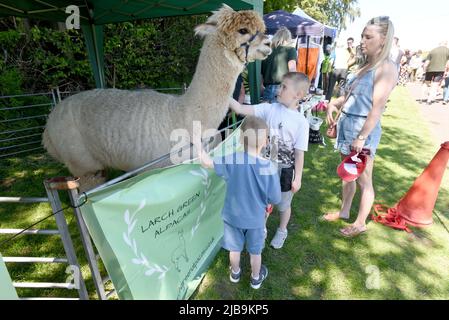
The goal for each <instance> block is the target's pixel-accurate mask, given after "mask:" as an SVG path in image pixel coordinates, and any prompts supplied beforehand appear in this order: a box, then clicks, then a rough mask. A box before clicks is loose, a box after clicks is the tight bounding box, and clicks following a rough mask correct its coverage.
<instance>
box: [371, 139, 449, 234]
mask: <svg viewBox="0 0 449 320" xmlns="http://www.w3.org/2000/svg"><path fill="white" fill-rule="evenodd" d="M448 160H449V141H446V142H445V143H443V144H442V145H441V148H440V150H439V151H438V152H437V154H436V155H435V157H434V158H433V159H432V161H430V163H429V165H428V166H427V168H426V169H424V171H423V173H422V174H421V175H420V176H419V177H418V178H417V179H416V181H415V183H413V185H412V187H411V188H410V190H409V191H408V192H407V193H406V194H405V196H404V197H403V198H402V199H401V200H400V201H399V202H398V203H397V204H396V206H395V207H394V208H389V209H388V210H387V212H386V213H385V211H384V209H383V207H382V206H381V205H375V206H374V211H375V212H376V213H377V216H374V215H373V216H372V218H373V220H374V221H376V222H379V223H382V224H384V225H386V226H389V227H392V228H395V229H400V230H406V231H407V232H411V230H410V229H409V228H408V227H407V225H411V226H415V227H426V226H429V225H431V224H432V222H433V221H432V213H433V208H434V207H435V202H436V200H437V196H438V190H439V188H440V185H441V180H442V178H443V175H444V171H445V170H446V165H447V163H448ZM382 212H384V213H382Z"/></svg>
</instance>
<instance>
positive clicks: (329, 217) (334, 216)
mask: <svg viewBox="0 0 449 320" xmlns="http://www.w3.org/2000/svg"><path fill="white" fill-rule="evenodd" d="M339 219H342V220H348V219H349V217H347V218H346V217H340V212H328V213H326V214H325V215H324V216H323V220H325V221H337V220H339Z"/></svg>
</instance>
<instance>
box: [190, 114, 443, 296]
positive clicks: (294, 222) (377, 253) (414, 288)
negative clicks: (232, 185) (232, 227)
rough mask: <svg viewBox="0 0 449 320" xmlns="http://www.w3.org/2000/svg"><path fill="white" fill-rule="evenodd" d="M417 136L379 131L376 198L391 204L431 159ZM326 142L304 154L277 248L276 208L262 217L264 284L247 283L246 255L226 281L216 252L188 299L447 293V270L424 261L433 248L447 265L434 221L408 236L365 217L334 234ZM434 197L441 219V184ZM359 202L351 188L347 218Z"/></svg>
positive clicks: (335, 185)
mask: <svg viewBox="0 0 449 320" xmlns="http://www.w3.org/2000/svg"><path fill="white" fill-rule="evenodd" d="M394 118H395V116H390V120H394ZM421 141H422V139H421V137H419V136H418V135H416V134H410V132H407V131H404V130H401V129H399V128H396V127H391V126H390V127H387V128H386V129H384V134H383V138H382V142H381V145H380V148H379V150H378V156H377V157H378V158H379V160H380V161H378V162H379V163H377V161H376V163H377V166H376V165H375V169H374V186H375V189H376V195H377V196H376V202H375V203H382V204H385V205H388V206H390V207H393V206H394V205H395V204H396V203H397V202H398V201H399V200H400V199H401V198H402V197H403V196H404V195H405V193H406V192H407V191H408V189H409V188H410V187H411V186H412V184H413V182H414V181H415V179H416V178H417V177H418V176H419V175H420V174H421V172H422V171H423V170H424V168H425V167H426V166H427V165H428V164H429V162H430V160H431V159H432V157H433V155H432V156H427V157H424V156H423V154H424V153H423V149H425V148H423V146H422V145H421ZM398 142H400V143H398ZM326 143H327V147H323V146H317V145H314V146H310V147H309V151H308V152H307V153H306V159H305V163H306V164H305V169H304V173H303V181H302V189H301V190H300V192H299V193H298V194H297V195H295V197H294V200H293V205H292V207H293V214H292V218H291V220H290V224H289V236H288V238H287V240H286V243H285V245H284V247H283V248H282V249H281V250H275V249H272V248H270V247H268V245H269V241H270V239H271V237H272V236H273V235H274V233H275V231H276V228H277V226H278V223H279V218H278V213H276V212H275V214H273V215H272V216H271V217H270V219H269V221H268V239H267V242H266V248H265V249H264V252H263V263H265V264H266V265H267V266H268V268H269V271H270V273H269V274H270V275H269V278H268V279H267V281H266V282H265V283H264V284H263V286H262V288H261V289H260V290H258V291H255V290H252V289H251V288H250V286H249V274H250V266H249V258H248V255H247V254H244V255H243V259H242V268H243V272H244V273H243V276H242V281H241V283H239V284H237V285H235V284H232V283H230V282H229V281H228V255H227V252H225V251H224V250H222V251H221V252H220V254H219V256H218V257H217V260H216V261H215V263H214V265H213V266H212V267H211V269H210V271H209V272H208V276H207V277H206V280H205V281H206V282H207V284H208V285H207V287H205V288H200V289H199V290H198V291H197V293H196V295H195V296H194V299H204V298H207V299H283V300H285V299H421V298H423V297H426V298H442V297H443V298H446V299H447V297H448V295H447V290H448V289H449V286H448V285H447V283H446V282H445V277H446V276H447V272H446V274H444V272H442V270H444V267H441V268H439V269H438V268H437V269H435V268H434V267H433V266H432V263H428V262H427V260H428V259H429V251H431V252H433V256H432V257H430V258H432V259H433V260H432V261H438V259H440V258H441V259H446V260H445V263H447V264H449V262H447V257H445V255H444V252H445V251H447V250H448V247H447V246H445V245H443V244H444V243H448V240H449V234H448V233H447V229H443V227H441V228H440V226H442V224H441V222H439V221H437V219H434V220H435V225H434V226H433V227H431V228H427V229H415V230H414V233H413V234H412V235H409V234H407V233H405V232H401V231H396V230H393V229H390V228H387V227H384V226H381V225H377V224H375V223H374V222H369V226H368V229H369V231H368V232H367V234H363V235H360V236H359V237H357V238H354V239H346V238H343V237H341V236H340V235H339V233H338V230H339V229H340V228H341V227H343V226H344V225H345V223H344V222H340V221H339V222H334V223H329V222H323V221H321V219H320V218H321V216H322V215H323V214H324V213H325V212H326V211H330V210H335V209H337V210H338V209H339V205H340V200H339V199H340V197H341V182H340V180H339V178H338V176H337V174H336V171H335V170H336V167H337V165H338V164H339V161H340V157H339V154H338V153H334V152H333V148H332V142H331V141H329V140H326ZM430 149H431V147H430V146H428V147H427V154H428V155H430V154H431V153H432V151H429V150H430ZM436 151H438V150H434V153H436ZM379 164H380V165H379ZM439 198H441V199H444V200H443V201H440V202H439V203H437V206H436V210H437V211H439V212H440V213H442V214H443V215H444V217H446V218H447V217H448V211H447V207H448V203H447V201H448V199H449V193H448V192H447V191H446V190H443V189H441V191H440V196H439ZM359 200H360V198H359V193H357V195H356V197H355V199H354V202H353V208H352V211H351V220H350V221H353V220H354V219H355V217H356V215H357V211H358V203H359ZM373 267H374V268H377V269H378V270H379V272H380V273H379V275H380V283H379V288H378V289H377V290H371V289H369V283H368V282H369V281H370V279H372V276H373V275H372V270H373V269H372V268H373ZM208 277H211V278H208ZM367 281H368V282H367Z"/></svg>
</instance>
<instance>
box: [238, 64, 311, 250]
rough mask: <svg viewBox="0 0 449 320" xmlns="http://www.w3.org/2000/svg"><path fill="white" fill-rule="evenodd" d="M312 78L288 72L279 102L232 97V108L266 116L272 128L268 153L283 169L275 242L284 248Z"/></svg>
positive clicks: (305, 133) (306, 141) (297, 182)
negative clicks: (244, 101)
mask: <svg viewBox="0 0 449 320" xmlns="http://www.w3.org/2000/svg"><path fill="white" fill-rule="evenodd" d="M309 86H310V81H309V78H308V77H307V76H306V75H305V74H303V73H300V72H289V73H287V74H285V75H284V77H283V80H282V83H281V87H280V89H279V92H278V99H277V103H273V104H269V103H262V104H258V105H251V106H248V105H241V104H240V103H238V102H237V101H235V100H234V99H231V103H230V108H231V109H232V110H234V111H235V112H236V113H238V114H241V115H251V116H256V117H259V118H262V119H263V120H265V121H266V122H267V124H268V127H269V128H270V145H269V148H267V151H266V153H265V156H266V157H269V158H271V160H272V161H276V163H277V165H278V168H279V171H280V176H281V179H280V184H281V191H282V201H281V203H280V204H279V205H278V206H277V207H278V210H279V212H280V215H281V217H280V224H279V228H278V229H277V231H276V234H275V236H274V237H273V240H272V241H271V243H270V244H271V246H272V247H273V248H275V249H280V248H282V246H283V245H284V241H285V239H286V238H287V225H288V222H289V220H290V216H291V202H292V199H293V195H294V194H295V193H296V192H298V191H299V189H300V188H301V179H302V170H303V167H304V152H305V151H307V150H308V144H309V122H308V121H307V120H306V118H305V117H304V115H302V114H301V113H300V112H299V111H298V104H299V101H300V100H301V99H302V98H303V97H304V96H305V95H306V94H307V93H308V92H309Z"/></svg>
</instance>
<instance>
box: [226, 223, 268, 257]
mask: <svg viewBox="0 0 449 320" xmlns="http://www.w3.org/2000/svg"><path fill="white" fill-rule="evenodd" d="M245 242H246V250H247V251H248V252H249V254H253V255H258V254H262V250H263V248H264V246H265V228H258V229H240V228H237V227H234V226H232V225H230V224H229V223H227V222H226V221H224V234H223V242H222V247H223V248H224V249H226V250H228V251H231V252H242V251H243V247H244V245H245Z"/></svg>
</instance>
